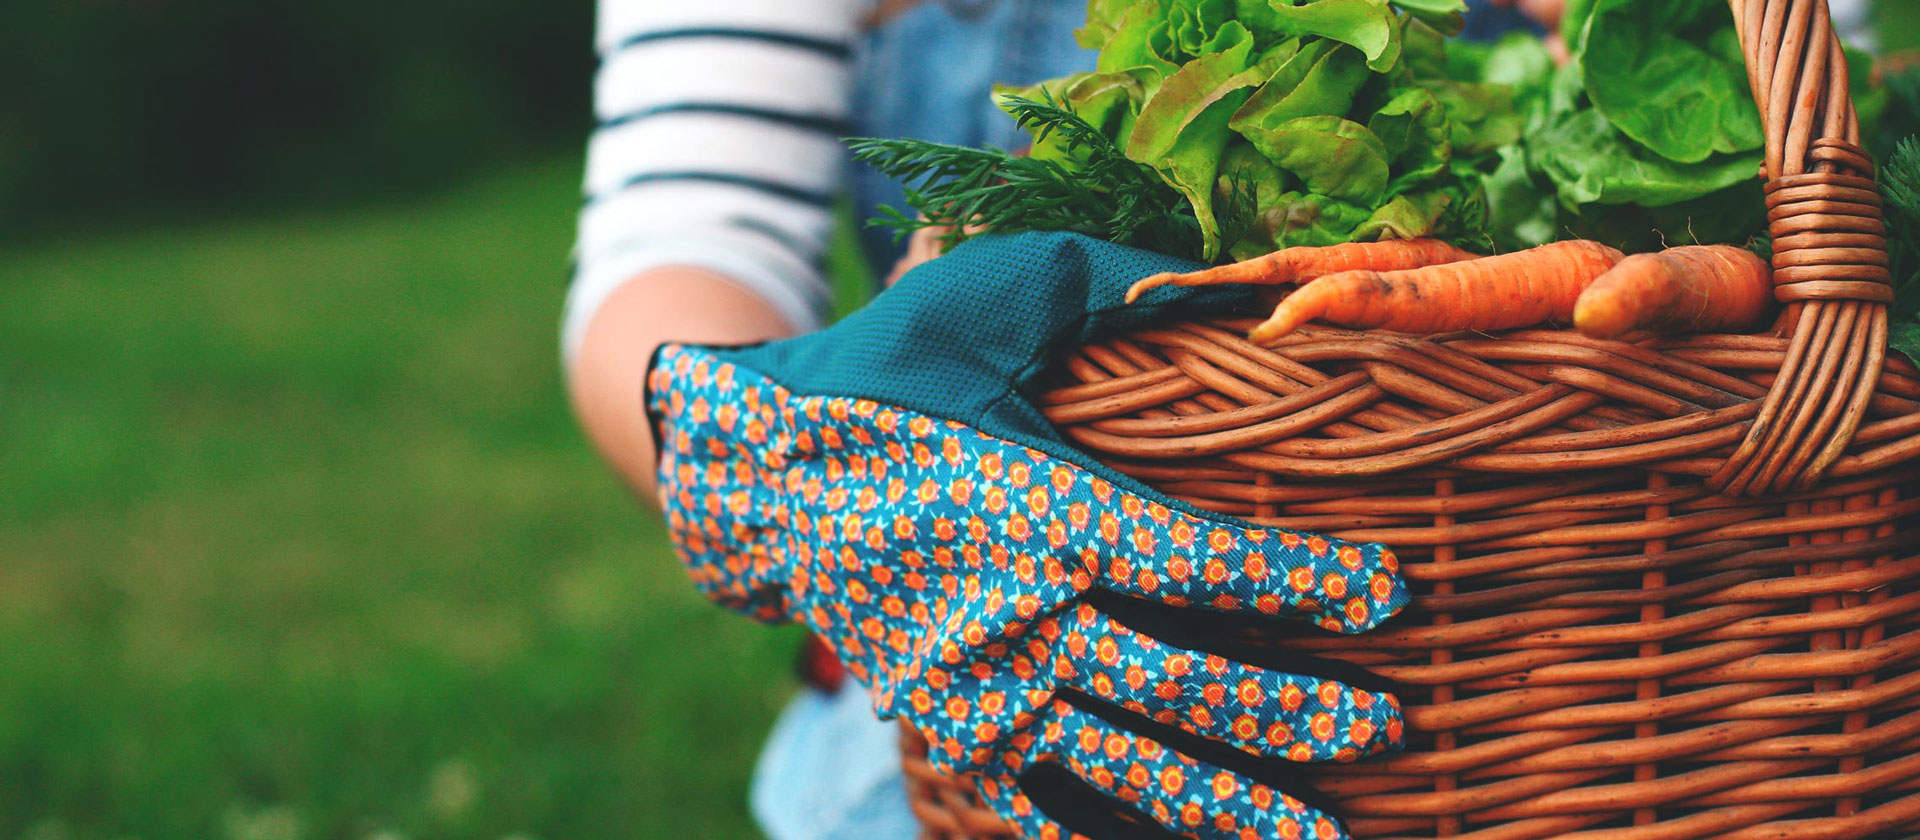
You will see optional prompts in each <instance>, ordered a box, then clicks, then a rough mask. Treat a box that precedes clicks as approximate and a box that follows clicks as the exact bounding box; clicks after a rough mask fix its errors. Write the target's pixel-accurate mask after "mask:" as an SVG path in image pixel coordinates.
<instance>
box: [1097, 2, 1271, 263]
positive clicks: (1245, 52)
mask: <svg viewBox="0 0 1920 840" xmlns="http://www.w3.org/2000/svg"><path fill="white" fill-rule="evenodd" d="M1240 32H1241V33H1242V38H1241V40H1240V41H1239V43H1238V44H1236V45H1234V46H1232V47H1229V48H1227V49H1226V50H1224V51H1222V52H1216V53H1213V54H1210V55H1207V56H1204V57H1202V58H1198V59H1195V60H1193V61H1191V62H1188V63H1187V65H1186V66H1184V67H1182V68H1180V70H1179V71H1178V72H1176V73H1174V74H1173V75H1171V76H1168V77H1167V78H1166V80H1165V81H1163V82H1161V84H1160V88H1159V90H1158V91H1157V92H1155V93H1154V94H1153V95H1152V96H1151V98H1149V99H1147V100H1146V102H1145V103H1144V104H1143V105H1142V106H1141V108H1140V115H1139V116H1138V117H1137V118H1135V120H1134V125H1133V131H1132V133H1131V134H1130V135H1128V138H1127V143H1126V146H1125V149H1126V153H1127V157H1129V158H1132V159H1133V160H1136V161H1140V162H1142V163H1146V164H1148V165H1150V166H1153V167H1154V168H1156V169H1158V170H1159V171H1160V174H1161V177H1163V178H1165V179H1166V180H1167V183H1169V184H1171V185H1173V187H1174V189H1176V190H1179V191H1180V193H1181V194H1182V195H1185V196H1186V197H1187V199H1188V200H1189V201H1191V202H1193V210H1194V216H1195V218H1197V219H1199V220H1200V230H1201V233H1202V235H1203V237H1204V243H1203V247H1202V252H1203V254H1204V255H1205V258H1206V259H1212V258H1213V257H1215V256H1216V255H1218V254H1219V253H1220V246H1221V242H1220V238H1221V235H1220V225H1219V220H1218V219H1217V218H1216V217H1215V214H1214V205H1213V190H1214V180H1215V178H1216V177H1217V176H1218V175H1219V174H1220V159H1221V156H1222V154H1223V153H1224V152H1225V151H1226V148H1227V141H1228V139H1229V138H1230V137H1231V136H1232V132H1231V131H1229V130H1228V128H1227V124H1228V122H1229V121H1230V120H1231V119H1232V117H1233V113H1234V111H1236V110H1238V109H1239V107H1240V105H1241V103H1243V102H1245V101H1246V99H1247V97H1248V95H1250V94H1251V93H1252V92H1253V91H1252V88H1253V86H1254V85H1256V84H1258V83H1259V75H1258V72H1257V71H1255V72H1248V71H1249V70H1251V69H1252V68H1251V66H1250V65H1251V57H1252V52H1253V38H1252V37H1251V36H1250V35H1247V34H1246V31H1245V30H1244V29H1241V30H1240Z"/></svg>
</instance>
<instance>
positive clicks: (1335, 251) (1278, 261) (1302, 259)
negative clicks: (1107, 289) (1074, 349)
mask: <svg viewBox="0 0 1920 840" xmlns="http://www.w3.org/2000/svg"><path fill="white" fill-rule="evenodd" d="M1475 256H1477V255H1476V254H1473V253H1470V252H1467V251H1462V250H1460V249H1459V248H1455V247H1453V246H1452V245H1448V244H1447V243H1445V242H1441V241H1440V240H1438V239H1389V240H1386V241H1383V242H1348V243H1346V244H1344V245H1327V246H1324V247H1309V246H1302V247H1298V248H1287V249H1284V250H1280V251H1275V252H1273V253H1271V254H1267V255H1265V256H1259V257H1254V258H1253V259H1250V260H1245V261H1242V262H1237V263H1233V264H1231V265H1222V266H1215V267H1213V268H1209V269H1205V270H1203V271H1195V272H1191V273H1188V274H1176V273H1173V272H1165V273H1162V274H1155V275H1153V276H1152V277H1148V278H1146V279H1145V280H1141V281H1140V282H1138V283H1135V284H1133V288H1131V289H1128V290H1127V302H1128V303H1132V302H1134V301H1135V300H1136V299H1138V298H1139V297H1140V295H1141V294H1143V293H1145V292H1146V291H1147V290H1149V289H1157V288H1159V287H1161V286H1165V285H1168V284H1172V285H1175V286H1213V285H1217V284H1221V283H1265V284H1279V283H1304V282H1306V281H1308V280H1312V279H1314V278H1316V277H1325V276H1327V275H1329V274H1338V273H1340V272H1342V271H1352V270H1355V269H1363V268H1364V269H1370V270H1373V271H1399V270H1401V269H1406V268H1419V267H1421V266H1426V265H1438V264H1440V263H1449V262H1458V261H1460V260H1470V259H1473V258H1474V257H1475Z"/></svg>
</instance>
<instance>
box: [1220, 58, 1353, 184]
mask: <svg viewBox="0 0 1920 840" xmlns="http://www.w3.org/2000/svg"><path fill="white" fill-rule="evenodd" d="M1371 75H1372V74H1370V73H1368V72H1367V65H1366V57H1365V56H1363V55H1362V54H1361V53H1360V51H1359V50H1356V49H1354V48H1352V47H1349V46H1346V45H1343V44H1340V43H1337V42H1334V41H1328V40H1324V39H1322V40H1315V41H1311V42H1309V43H1307V45H1306V46H1303V47H1301V48H1300V50H1299V52H1297V53H1295V54H1294V55H1293V56H1292V57H1291V58H1289V59H1288V60H1287V61H1286V62H1285V63H1283V64H1282V65H1280V68H1279V69H1278V70H1275V71H1274V72H1273V74H1272V76H1271V77H1270V78H1268V79H1267V80H1266V82H1265V83H1263V84H1262V85H1261V86H1260V88H1259V90H1256V91H1254V93H1253V96H1252V97H1250V98H1248V99H1247V102H1246V104H1245V105H1242V106H1241V107H1240V110H1239V111H1238V112H1237V113H1235V114H1234V115H1233V120H1232V122H1231V123H1229V125H1230V126H1231V127H1232V128H1233V130H1234V131H1236V132H1239V133H1240V135H1241V136H1243V137H1245V138H1247V140H1248V141H1249V142H1251V143H1253V145H1254V146H1255V147H1257V148H1259V149H1260V151H1261V152H1262V153H1264V154H1266V156H1267V158H1268V159H1270V160H1276V161H1277V160H1279V159H1280V156H1281V154H1283V150H1282V149H1281V144H1282V141H1281V139H1280V138H1278V137H1276V136H1275V135H1274V132H1275V131H1277V130H1278V129H1279V128H1280V126H1282V125H1284V124H1286V123H1287V122H1289V121H1292V120H1296V119H1299V118H1301V117H1311V116H1318V115H1327V114H1345V113H1347V111H1349V110H1351V109H1352V108H1353V99H1354V96H1355V95H1356V94H1358V93H1359V92H1360V88H1361V86H1362V85H1365V84H1366V82H1367V80H1368V79H1369V78H1370V77H1371Z"/></svg>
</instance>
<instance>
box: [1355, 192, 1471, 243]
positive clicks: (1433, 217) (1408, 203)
mask: <svg viewBox="0 0 1920 840" xmlns="http://www.w3.org/2000/svg"><path fill="white" fill-rule="evenodd" d="M1453 202H1454V195H1453V194H1452V193H1451V192H1449V191H1447V190H1428V191H1426V192H1419V193H1408V194H1404V195H1396V196H1394V197H1393V199H1392V200H1390V201H1388V202H1387V203H1386V204H1383V205H1381V206H1380V207H1379V208H1378V209H1376V210H1374V211H1373V214H1372V215H1370V216H1368V217H1367V219H1366V221H1364V222H1361V223H1360V225H1359V227H1356V228H1354V230H1353V233H1352V237H1353V239H1354V240H1355V241H1358V242H1374V241H1377V240H1381V239H1419V238H1420V237H1423V236H1429V235H1431V234H1432V233H1433V232H1434V229H1435V228H1438V227H1439V226H1440V217H1441V215H1442V214H1443V213H1445V212H1446V211H1447V208H1448V207H1449V206H1451V205H1452V204H1453Z"/></svg>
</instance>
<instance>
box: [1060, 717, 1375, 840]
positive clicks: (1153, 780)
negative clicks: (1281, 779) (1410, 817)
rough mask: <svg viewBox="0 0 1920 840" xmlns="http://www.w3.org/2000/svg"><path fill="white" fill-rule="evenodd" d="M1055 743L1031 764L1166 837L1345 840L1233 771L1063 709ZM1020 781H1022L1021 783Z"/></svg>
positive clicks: (1335, 826)
mask: <svg viewBox="0 0 1920 840" xmlns="http://www.w3.org/2000/svg"><path fill="white" fill-rule="evenodd" d="M1053 712H1054V715H1055V716H1056V720H1057V722H1058V723H1059V727H1058V729H1057V730H1055V729H1054V728H1051V727H1049V728H1048V730H1047V731H1048V733H1049V734H1051V733H1053V732H1054V731H1057V732H1058V733H1059V739H1058V740H1057V741H1054V742H1050V743H1047V744H1045V745H1043V751H1042V752H1039V753H1037V754H1036V757H1035V764H1036V765H1038V764H1042V763H1057V764H1059V765H1060V766H1063V767H1065V768H1067V769H1069V770H1071V771H1073V773H1074V774H1075V775H1077V776H1079V777H1080V778H1081V779H1083V780H1085V781H1086V782H1087V783H1088V784H1090V785H1092V786H1093V787H1094V788H1095V789H1097V790H1099V791H1102V792H1104V793H1106V794H1107V795H1110V796H1111V797H1113V798H1114V799H1115V800H1117V801H1119V802H1122V803H1126V804H1127V805H1128V806H1129V807H1131V808H1132V809H1133V810H1135V811H1137V812H1138V813H1139V814H1141V815H1142V816H1143V817H1146V818H1148V819H1151V820H1153V821H1154V822H1156V823H1158V824H1159V825H1161V826H1163V827H1165V828H1166V829H1167V830H1169V831H1172V832H1175V833H1178V834H1181V835H1183V836H1189V837H1199V838H1203V840H1247V838H1261V839H1262V840H1264V839H1265V838H1315V840H1336V839H1337V838H1345V837H1346V836H1347V834H1346V832H1345V830H1344V829H1343V828H1342V827H1341V826H1340V823H1339V822H1338V821H1337V820H1335V819H1333V817H1332V816H1330V815H1329V814H1327V813H1326V812H1324V811H1322V810H1320V809H1319V808H1316V807H1314V806H1312V805H1309V804H1307V803H1306V802H1303V801H1301V800H1299V799H1296V798H1294V797H1293V796H1289V795H1287V794H1285V793H1283V792H1281V791H1279V790H1276V789H1274V788H1273V787H1271V786H1269V785H1267V784H1263V783H1261V782H1258V781H1255V780H1253V779H1250V778H1248V777H1246V776H1244V775H1241V774H1239V773H1236V772H1234V771H1232V770H1227V769H1224V768H1222V767H1220V766H1218V765H1215V764H1212V763H1209V762H1207V761H1204V760H1201V759H1197V758H1194V757H1192V756H1188V755H1185V754H1183V753H1180V752H1178V751H1175V750H1173V749H1171V748H1169V747H1167V746H1166V745H1164V744H1162V743H1160V742H1159V741H1156V740H1154V739H1152V738H1149V737H1146V736H1141V735H1135V734H1133V733H1130V732H1127V731H1125V730H1124V729H1120V728H1118V727H1115V726H1113V725H1111V724H1109V723H1108V722H1107V721H1105V720H1103V719H1101V718H1100V717H1097V716H1095V715H1093V714H1091V713H1089V712H1087V711H1085V710H1083V709H1080V708H1078V707H1077V706H1074V705H1073V704H1071V703H1067V702H1065V701H1057V702H1056V703H1055V704H1054V709H1053ZM1023 778H1024V777H1023Z"/></svg>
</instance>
